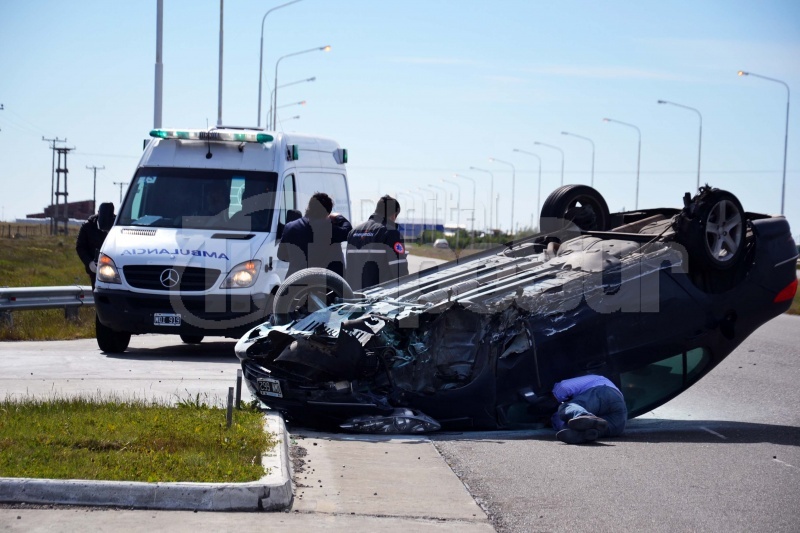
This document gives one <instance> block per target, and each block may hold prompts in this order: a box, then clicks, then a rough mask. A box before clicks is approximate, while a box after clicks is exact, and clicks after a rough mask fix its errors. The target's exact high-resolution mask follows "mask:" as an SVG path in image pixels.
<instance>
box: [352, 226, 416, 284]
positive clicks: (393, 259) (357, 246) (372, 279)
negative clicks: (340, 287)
mask: <svg viewBox="0 0 800 533" xmlns="http://www.w3.org/2000/svg"><path fill="white" fill-rule="evenodd" d="M406 275H408V260H407V259H406V248H405V242H404V241H403V235H402V234H401V233H400V231H399V230H398V229H397V226H396V225H395V224H391V223H388V221H387V220H386V219H384V218H381V217H380V216H379V215H377V214H374V213H373V214H372V215H371V216H370V217H369V219H368V220H367V221H366V222H363V223H361V224H359V225H358V226H356V227H355V228H353V230H352V231H350V234H349V235H348V236H347V282H348V283H349V284H350V287H352V288H353V289H354V290H360V289H365V288H367V287H371V286H373V285H377V284H379V283H384V282H386V281H389V280H393V279H397V278H399V277H402V276H406Z"/></svg>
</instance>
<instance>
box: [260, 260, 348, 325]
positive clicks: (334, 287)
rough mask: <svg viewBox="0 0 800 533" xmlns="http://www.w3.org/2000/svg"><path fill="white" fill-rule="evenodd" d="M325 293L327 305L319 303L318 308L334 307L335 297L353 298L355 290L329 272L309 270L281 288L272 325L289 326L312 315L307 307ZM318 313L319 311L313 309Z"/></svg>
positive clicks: (279, 288)
mask: <svg viewBox="0 0 800 533" xmlns="http://www.w3.org/2000/svg"><path fill="white" fill-rule="evenodd" d="M321 291H324V292H325V294H326V301H325V302H319V301H317V302H316V304H315V307H319V306H320V305H322V304H323V303H324V305H325V306H327V305H330V303H331V302H332V299H333V297H334V296H336V297H339V298H352V297H353V289H351V288H350V285H349V284H348V283H347V281H345V279H344V278H343V277H341V276H340V275H338V274H337V273H335V272H332V271H330V270H328V269H327V268H306V269H304V270H300V271H299V272H295V273H294V274H292V275H291V276H289V277H288V278H286V280H285V281H284V282H283V283H281V286H280V287H278V291H277V292H276V293H275V300H274V302H273V306H272V324H273V325H282V324H288V323H289V322H291V321H292V320H297V319H298V318H301V317H302V316H304V315H305V314H307V313H308V309H307V308H306V310H305V311H303V310H302V309H303V307H304V303H305V302H307V301H308V300H309V296H312V295H313V294H314V293H318V292H321ZM313 310H316V309H313Z"/></svg>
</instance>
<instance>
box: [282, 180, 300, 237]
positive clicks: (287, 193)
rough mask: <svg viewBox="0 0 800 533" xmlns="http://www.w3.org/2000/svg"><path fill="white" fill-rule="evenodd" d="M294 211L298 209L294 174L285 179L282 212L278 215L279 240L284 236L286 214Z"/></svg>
mask: <svg viewBox="0 0 800 533" xmlns="http://www.w3.org/2000/svg"><path fill="white" fill-rule="evenodd" d="M293 209H294V210H296V209H297V193H296V190H295V183H294V174H289V175H288V176H286V177H285V178H283V194H282V199H281V210H280V213H279V214H278V234H277V238H278V239H280V238H281V235H283V227H284V226H285V225H286V214H287V212H288V211H290V210H293ZM290 222H291V220H290Z"/></svg>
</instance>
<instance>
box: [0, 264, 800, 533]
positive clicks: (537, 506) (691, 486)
mask: <svg viewBox="0 0 800 533" xmlns="http://www.w3.org/2000/svg"><path fill="white" fill-rule="evenodd" d="M416 268H419V266H417V267H416ZM233 344H234V341H232V340H212V341H204V342H203V343H202V344H200V345H192V346H190V345H183V344H181V343H180V340H179V339H178V338H177V337H167V336H154V335H145V336H135V337H133V339H132V341H131V347H130V349H129V350H128V351H127V352H125V354H121V355H114V356H111V355H106V354H102V353H101V352H100V351H99V350H98V349H97V345H96V343H95V341H94V340H91V339H90V340H80V341H64V342H0V394H3V395H4V396H6V395H12V396H15V395H36V396H45V397H46V396H53V395H62V394H63V395H71V394H75V393H81V394H101V395H110V394H114V395H118V396H134V397H137V398H154V397H158V398H162V399H166V400H168V401H180V400H181V399H193V398H195V397H197V395H200V396H201V397H202V398H203V399H205V400H209V401H212V402H217V401H219V402H221V401H222V399H223V398H225V397H226V395H227V390H228V387H232V386H235V382H236V372H237V370H238V368H239V366H238V361H237V360H236V358H235V356H234V355H233ZM798 356H800V317H792V316H787V315H784V316H781V317H778V318H777V319H775V320H773V321H771V322H770V323H768V324H766V325H765V326H763V327H762V328H761V329H759V330H758V331H757V332H755V333H754V334H753V335H752V336H751V337H750V338H749V339H747V340H746V341H745V342H744V343H743V344H742V346H740V347H739V349H737V350H736V351H735V352H734V353H733V354H731V355H730V356H729V357H728V358H727V359H726V360H725V361H724V362H723V363H722V364H721V365H720V366H719V367H717V368H716V369H714V370H713V371H712V372H711V373H710V374H709V375H708V376H707V377H705V378H704V379H703V380H702V381H701V382H700V383H698V384H697V385H695V386H694V387H693V388H692V389H690V390H689V391H687V392H686V393H684V394H683V395H681V396H680V397H678V398H676V399H675V400H673V401H672V402H670V403H669V404H667V405H665V406H663V407H661V408H659V409H657V410H656V411H654V412H652V413H649V414H648V415H646V416H644V417H640V418H638V419H635V420H632V421H630V422H629V425H628V430H627V432H626V434H625V435H624V436H623V437H622V438H619V439H614V440H608V441H605V442H602V443H599V444H595V445H589V446H568V445H564V444H562V443H560V442H558V441H556V440H555V439H554V436H553V433H552V431H550V430H541V431H526V432H485V433H463V434H454V433H442V434H437V435H434V436H433V437H432V441H433V444H434V446H435V447H436V449H437V450H438V453H439V454H441V457H442V458H443V459H444V460H445V461H446V463H447V464H448V465H449V466H450V468H451V469H452V471H453V472H455V473H456V474H457V475H458V476H459V477H460V479H461V481H462V482H463V483H464V485H465V487H466V488H467V490H468V491H469V493H470V494H471V495H472V497H473V498H475V501H477V502H478V503H479V504H480V505H481V507H483V509H484V510H485V511H486V512H487V513H488V515H489V516H490V518H491V520H492V524H493V525H494V527H495V528H496V529H497V530H498V531H501V532H511V531H513V532H516V531H526V532H527V531H575V530H590V531H670V532H672V531H720V532H722V531H724V532H726V533H727V532H732V531H733V532H736V531H742V532H745V531H747V532H750V531H774V532H780V531H787V532H789V531H792V532H794V531H798V525H797V524H798V523H799V522H800V510H798V506H797V502H798V501H799V500H800V449H799V448H798V445H800V412H799V411H800V392H798V389H797V386H798V384H800V357H798ZM249 397H250V396H249V393H248V392H247V390H246V388H244V389H243V398H244V399H248V398H249ZM342 440H343V441H344V442H343V443H337V446H344V447H345V448H348V449H349V447H350V445H348V444H347V442H346V441H347V439H341V437H340V436H339V437H337V436H333V439H332V442H333V441H342ZM319 443H320V444H319V445H316V444H308V443H307V442H306V443H305V447H306V448H308V449H310V450H311V455H312V456H313V452H315V450H316V449H318V448H323V444H325V443H323V442H322V441H319ZM301 444H302V442H301ZM390 444H393V443H390ZM325 445H326V446H327V444H325ZM352 446H354V445H352ZM384 449H385V448H381V447H378V446H364V447H363V450H364V451H363V455H364V456H363V457H361V458H360V460H361V461H362V462H363V463H364V464H367V465H373V466H374V465H380V464H381V462H382V461H386V460H387V455H385V454H386V453H387V452H385V451H384ZM379 450H380V451H379ZM316 453H317V455H316V456H314V462H313V463H309V464H311V465H314V464H316V465H318V464H319V463H318V460H319V458H320V456H319V452H318V451H317V452H316ZM330 453H332V456H333V457H335V459H331V456H324V458H325V459H327V460H328V461H329V462H330V461H331V460H333V461H339V460H340V456H341V454H340V453H339V452H336V451H332V452H330ZM370 453H372V454H373V455H374V457H372V456H370V455H369V454H370ZM416 455H420V454H419V453H417V454H416ZM416 455H415V456H416ZM388 457H392V454H390V455H388ZM417 459H418V460H419V457H417ZM433 459H434V458H430V460H431V461H433ZM334 466H336V467H337V468H339V467H340V466H341V465H339V464H338V463H336V464H335V465H334ZM317 468H319V466H317ZM402 470H403V469H402V464H400V465H398V464H393V465H392V469H387V476H388V477H389V478H388V479H386V480H385V483H386V484H387V487H389V486H392V485H393V484H394V483H393V479H392V478H391V476H389V474H388V472H390V471H391V472H394V474H393V475H402V474H401V473H400V472H402ZM311 472H312V473H314V475H318V473H317V472H314V471H313V470H311ZM339 472H341V471H339ZM432 472H433V471H431V473H430V474H429V475H430V476H434V474H433V473H432ZM451 475H452V474H451ZM336 477H339V476H338V473H337V476H336ZM437 479H438V478H437ZM361 480H362V484H363V483H364V478H363V477H362V478H361ZM436 481H437V480H432V482H434V483H436ZM378 482H380V481H378ZM320 487H321V485H320ZM303 490H304V491H305V492H306V499H305V500H304V502H303V503H301V502H298V503H297V505H298V509H297V510H301V509H300V507H302V505H306V506H307V507H310V504H309V501H314V502H315V504H314V505H315V507H314V508H313V509H311V510H307V511H302V510H301V513H300V514H299V515H297V514H295V513H296V512H297V510H295V512H293V513H291V514H283V513H279V514H277V515H272V516H271V517H269V518H266V517H260V518H259V521H260V522H262V523H264V524H267V523H268V524H270V528H271V529H273V530H276V531H289V530H292V531H296V530H297V528H303V529H317V530H320V529H324V530H328V531H366V530H374V529H382V530H386V531H389V530H391V531H395V530H396V531H406V530H407V529H408V527H409V524H417V526H416V529H417V530H419V531H422V530H426V531H428V530H441V531H456V530H465V529H464V528H465V527H466V526H472V527H475V528H480V523H478V522H476V523H469V524H465V523H463V522H462V523H452V522H451V523H449V524H448V523H446V522H441V521H439V520H438V519H433V520H431V519H430V517H429V518H428V520H427V521H422V520H421V518H420V517H417V518H413V519H408V518H406V519H405V520H401V519H400V518H397V517H387V516H384V515H385V514H386V513H384V514H383V515H382V514H381V513H380V512H376V513H373V514H363V515H358V514H354V513H353V512H352V511H349V509H356V508H357V506H356V507H351V508H349V509H348V512H346V513H345V512H343V511H342V512H331V513H327V514H325V513H322V514H321V513H320V511H321V509H322V506H323V505H325V499H326V498H330V501H331V502H334V503H336V502H337V501H338V500H336V498H339V499H341V498H344V497H346V496H347V494H344V493H340V492H342V491H339V490H338V489H337V490H336V492H333V491H332V492H328V490H329V489H328V484H327V482H326V487H325V489H324V490H325V494H327V495H328V496H325V494H323V496H322V497H321V498H320V497H319V496H317V498H318V499H317V500H309V499H308V498H310V497H311V496H313V494H311V493H310V490H311V489H309V488H305V489H303ZM369 494H370V495H371V494H372V492H370V493H369ZM411 496H412V497H413V494H412V495H411ZM328 505H333V503H329V504H328ZM337 505H340V506H339V507H335V508H336V509H343V508H345V507H343V506H341V504H340V502H339V503H337ZM409 516H412V517H413V516H416V515H411V514H410V513H409ZM426 516H428V515H427V514H426ZM473 516H474V515H473ZM17 517H21V518H17ZM479 518H480V517H479V516H478V517H477V518H476V520H477V519H479ZM252 520H253V515H251V514H241V513H231V514H227V513H226V514H219V513H216V514H205V515H203V514H200V515H198V514H194V513H180V512H156V511H115V512H105V513H104V512H97V513H88V514H87V510H85V509H74V510H69V509H67V510H64V509H53V510H49V509H41V510H33V509H28V510H27V511H25V512H23V510H20V509H0V529H3V530H7V529H8V530H18V531H31V530H42V531H47V530H52V529H53V528H54V527H55V528H56V529H59V530H62V531H71V530H75V531H78V530H86V529H87V528H88V527H91V528H92V529H95V530H97V531H105V530H109V531H111V530H114V531H118V530H120V528H122V529H126V530H136V531H152V530H154V529H155V530H160V529H171V530H175V531H190V530H191V531H202V530H209V529H214V530H234V529H235V530H241V529H242V528H246V527H252V526H253V522H252Z"/></svg>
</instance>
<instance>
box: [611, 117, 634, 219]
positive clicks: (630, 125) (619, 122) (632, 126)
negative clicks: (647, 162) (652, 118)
mask: <svg viewBox="0 0 800 533" xmlns="http://www.w3.org/2000/svg"><path fill="white" fill-rule="evenodd" d="M603 122H615V123H617V124H622V125H623V126H628V127H629V128H633V129H635V130H636V133H638V134H639V148H638V150H637V152H636V203H635V204H634V209H639V166H640V163H641V161H642V131H641V130H640V129H639V128H637V127H636V126H634V125H633V124H628V123H627V122H622V121H621V120H614V119H613V118H604V119H603Z"/></svg>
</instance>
